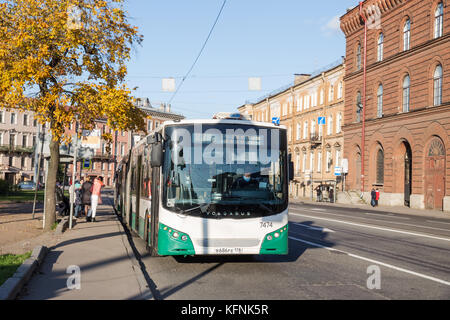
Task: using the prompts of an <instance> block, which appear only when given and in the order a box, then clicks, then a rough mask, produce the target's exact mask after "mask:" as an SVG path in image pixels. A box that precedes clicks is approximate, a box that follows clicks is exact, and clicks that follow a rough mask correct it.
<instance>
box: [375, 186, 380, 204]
mask: <svg viewBox="0 0 450 320" xmlns="http://www.w3.org/2000/svg"><path fill="white" fill-rule="evenodd" d="M378 200H380V190H378V188H377V190H375V206H376V207H378Z"/></svg>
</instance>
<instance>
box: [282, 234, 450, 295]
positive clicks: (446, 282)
mask: <svg viewBox="0 0 450 320" xmlns="http://www.w3.org/2000/svg"><path fill="white" fill-rule="evenodd" d="M289 239H292V240H295V241H299V242H303V243H305V244H308V245H311V246H314V247H317V248H322V249H326V250H329V251H334V252H339V253H344V254H346V255H348V256H349V257H352V258H356V259H360V260H364V261H367V262H370V263H374V264H377V265H381V266H384V267H387V268H390V269H394V270H397V271H401V272H405V273H408V274H411V275H413V276H417V277H420V278H424V279H428V280H431V281H434V282H438V283H440V284H444V285H446V286H450V282H448V281H445V280H442V279H438V278H435V277H431V276H427V275H425V274H422V273H418V272H415V271H411V270H408V269H404V268H400V267H396V266H393V265H391V264H388V263H384V262H381V261H377V260H373V259H369V258H366V257H362V256H359V255H356V254H353V253H350V252H347V251H343V250H339V249H334V248H330V247H327V246H323V245H321V244H318V243H314V242H310V241H306V240H302V239H298V238H295V237H292V236H289Z"/></svg>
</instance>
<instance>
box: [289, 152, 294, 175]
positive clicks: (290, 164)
mask: <svg viewBox="0 0 450 320" xmlns="http://www.w3.org/2000/svg"><path fill="white" fill-rule="evenodd" d="M288 163H289V172H288V175H289V181H292V180H294V162H293V161H292V154H289V156H288Z"/></svg>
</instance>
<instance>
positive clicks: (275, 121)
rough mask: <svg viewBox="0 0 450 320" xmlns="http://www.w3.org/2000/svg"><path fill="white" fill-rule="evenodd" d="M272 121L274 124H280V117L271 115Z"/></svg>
mask: <svg viewBox="0 0 450 320" xmlns="http://www.w3.org/2000/svg"><path fill="white" fill-rule="evenodd" d="M272 123H273V124H276V125H280V117H273V118H272Z"/></svg>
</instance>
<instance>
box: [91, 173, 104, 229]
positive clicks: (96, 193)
mask: <svg viewBox="0 0 450 320" xmlns="http://www.w3.org/2000/svg"><path fill="white" fill-rule="evenodd" d="M103 186H104V184H103V177H100V176H98V177H97V178H95V179H94V184H93V185H92V188H91V190H92V195H91V212H90V216H89V217H88V218H89V219H88V221H91V219H92V222H95V215H96V214H97V206H98V204H101V203H102V198H101V192H102V187H103Z"/></svg>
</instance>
